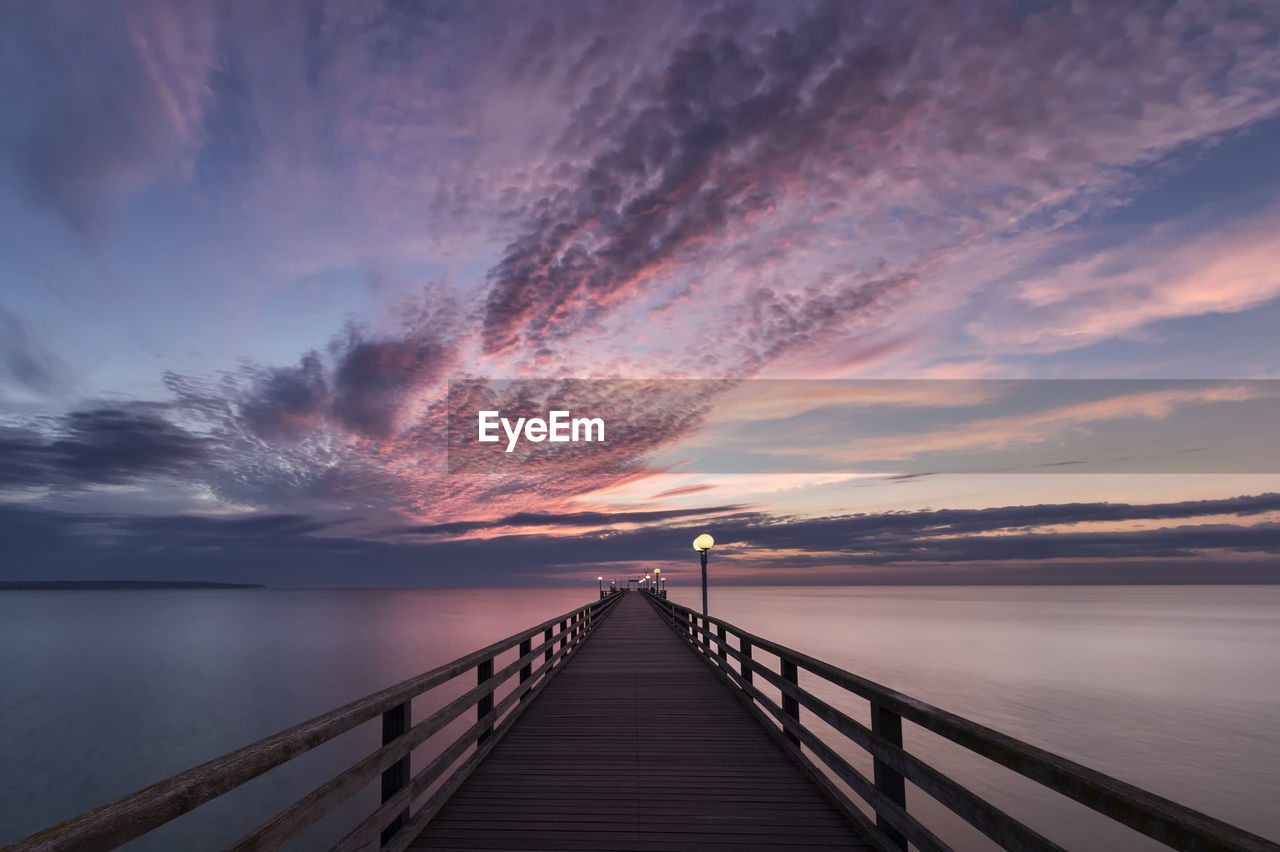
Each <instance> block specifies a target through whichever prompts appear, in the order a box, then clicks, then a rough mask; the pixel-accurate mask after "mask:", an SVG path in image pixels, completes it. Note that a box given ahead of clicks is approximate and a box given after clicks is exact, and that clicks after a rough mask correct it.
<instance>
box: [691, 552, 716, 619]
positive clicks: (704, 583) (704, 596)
mask: <svg viewBox="0 0 1280 852" xmlns="http://www.w3.org/2000/svg"><path fill="white" fill-rule="evenodd" d="M715 546H716V540H715V539H714V538H712V537H711V536H709V535H707V534H706V533H703V534H702V535H700V536H698V537H697V538H695V539H694V540H693V549H694V550H696V551H698V555H699V556H701V557H702V614H703V615H706V614H707V551H708V550H710V549H711V548H713V547H715Z"/></svg>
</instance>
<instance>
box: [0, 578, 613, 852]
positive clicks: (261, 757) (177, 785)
mask: <svg viewBox="0 0 1280 852" xmlns="http://www.w3.org/2000/svg"><path fill="white" fill-rule="evenodd" d="M621 597H622V596H621V595H620V594H613V595H607V596H605V597H603V598H602V599H600V600H598V601H595V602H592V603H591V604H588V605H587V606H584V607H580V608H578V609H575V610H573V611H572V612H567V613H565V614H564V615H561V616H558V617H556V618H553V619H550V620H548V621H544V622H543V623H542V624H539V625H537V626H535V627H531V628H529V629H528V630H524V631H522V632H520V633H517V634H515V635H513V636H508V637H507V638H506V639H503V640H501V641H500V642H495V643H493V644H492V645H489V646H488V647H486V648H481V649H480V650H479V651H476V652H474V653H471V654H467V655H466V656H465V657H460V658H458V659H456V660H454V661H453V662H451V663H446V664H445V665H443V666H439V667H438V668H434V669H432V670H431V671H429V672H425V673H423V674H420V675H418V676H417V677H413V678H410V679H409V680H406V681H404V682H402V683H399V684H396V685H395V686H392V687H389V688H387V689H384V690H382V691H380V692H375V693H374V694H372V695H369V696H366V697H364V698H361V699H359V700H358V701H353V702H352V703H350V704H347V705H345V706H343V707H339V708H338V709H336V710H332V711H330V712H328V713H325V714H323V715H320V716H317V717H315V718H314V719H311V720H309V721H306V722H303V723H302V724H300V725H295V726H294V727H292V728H288V729H286V730H283V731H281V732H279V733H277V734H274V735H272V736H269V737H266V738H265V739H262V740H259V741H258V742H256V743H253V744H251V745H247V746H245V747H244V748H242V749H239V750H238V751H234V752H231V753H230V754H227V755H224V756H222V757H219V758H216V759H214V760H211V761H209V762H208V763H204V764H201V765H200V766H197V767H195V768H194V769H189V770H187V771H186V772H182V773H179V774H178V775H174V776H173V777H171V778H167V779H165V780H164V781H159V782H157V783H155V784H152V785H151V786H150V787H146V788H143V789H142V790H139V791H137V792H136V793H133V794H131V795H128V796H125V797H123V798H121V799H117V800H116V801H114V802H111V803H110V804H106V805H103V806H102V807H99V808H96V809H94V810H92V811H89V812H88V813H84V814H81V815H80V816H78V817H74V818H72V819H70V820H67V821H66V822H64V823H61V824H59V825H56V826H53V827H52V828H48V829H45V830H44V831H41V832H40V833H38V834H34V835H32V836H31V837H28V838H26V839H25V840H20V841H18V842H17V843H16V844H14V845H13V846H11V847H7V850H6V852H9V851H10V850H12V852H19V850H20V852H34V850H77V852H81V851H82V850H99V849H114V848H116V847H117V846H120V845H122V844H125V843H128V842H129V841H131V840H134V839H135V838H138V837H141V836H142V835H144V834H146V833H147V832H149V831H152V830H154V829H156V828H159V827H160V826H161V825H164V824H165V823H167V822H170V821H171V820H174V819H176V818H177V817H180V816H182V815H183V814H185V813H187V812H189V811H192V810H194V809H196V808H197V807H199V806H200V805H203V804H205V803H206V802H209V801H211V800H213V799H215V798H217V797H218V796H221V795H223V794H224V793H227V792H230V791H231V790H234V789H235V788H237V787H239V786H241V785H242V784H244V783H246V782H247V781H250V780H252V779H254V778H257V777H258V776H260V775H262V774H263V773H265V772H267V771H269V770H271V769H274V768H276V767H278V766H280V765H282V764H284V763H287V762H288V761H290V760H292V759H294V758H296V757H298V756H299V755H302V754H305V753H306V752H308V751H310V750H311V749H313V748H315V747H316V746H319V745H321V744H322V743H325V742H328V741H329V740H332V739H333V738H335V737H337V736H339V735H341V734H344V733H347V732H348V731H351V730H353V729H354V728H356V727H358V726H359V725H362V724H364V723H366V722H369V721H371V720H373V719H375V718H377V717H378V716H381V717H382V747H381V748H379V749H377V750H375V751H374V752H373V753H372V754H370V755H368V756H367V757H365V758H363V759H362V760H360V761H358V762H357V763H355V764H354V765H352V766H351V767H349V768H348V769H346V770H345V771H343V772H341V773H339V774H338V775H337V776H335V777H334V778H332V779H331V780H329V781H328V782H326V783H324V784H322V785H320V786H319V787H317V788H315V789H314V790H312V791H311V792H310V793H308V794H307V795H305V796H303V797H302V798H301V799H299V800H298V801H297V802H295V803H293V804H292V805H290V806H289V807H287V808H285V809H284V810H283V811H281V812H280V813H279V814H277V815H276V816H275V817H273V818H272V819H270V820H268V821H267V822H265V823H263V824H262V825H260V826H258V827H257V828H255V829H254V830H253V831H251V832H249V833H248V834H246V835H245V836H244V837H242V838H240V839H239V840H238V841H236V842H235V843H233V844H232V845H231V846H230V847H229V848H230V849H233V850H237V852H248V850H260V849H261V850H265V849H277V848H279V847H280V846H281V845H283V844H284V843H285V842H287V841H288V840H290V839H292V838H294V837H296V836H297V835H298V834H300V833H301V832H302V831H304V830H305V829H306V828H308V827H309V826H311V825H312V824H314V823H315V822H316V821H318V820H319V819H321V818H322V817H324V816H325V815H326V814H328V813H330V812H331V811H333V810H334V808H336V807H337V806H338V805H340V804H342V803H343V802H344V801H346V800H347V799H349V798H350V797H351V796H353V795H354V794H355V793H357V792H358V791H360V790H362V789H363V788H365V787H366V786H368V785H369V784H371V783H373V782H374V781H376V780H378V779H379V777H381V782H382V805H381V806H380V807H379V808H378V809H377V810H375V811H374V812H373V813H372V814H370V815H369V816H368V817H367V818H366V819H365V820H364V821H362V822H361V823H360V824H359V825H358V826H356V828H355V829H353V830H352V831H351V832H350V833H349V834H348V835H347V836H346V837H345V838H343V839H342V840H341V841H339V842H338V844H337V845H336V846H335V847H334V848H335V849H342V850H348V849H360V848H362V847H364V846H367V845H370V844H372V845H374V846H375V847H376V846H377V845H378V844H379V843H381V846H382V848H383V849H392V850H402V849H405V848H407V847H408V845H409V843H410V842H412V840H413V838H414V837H416V836H417V835H418V833H420V832H421V830H422V828H423V826H425V825H426V824H427V822H428V821H430V819H431V818H432V817H433V816H434V815H435V813H436V811H438V810H439V809H440V807H441V806H442V805H443V804H444V802H445V801H446V800H447V799H448V798H449V796H450V795H451V794H452V793H453V791H454V790H456V789H457V788H458V786H460V785H461V784H462V782H463V780H465V779H466V777H467V776H468V775H469V774H470V773H471V771H472V770H473V769H474V768H475V767H476V765H478V764H479V763H480V761H481V760H483V759H484V757H485V755H487V754H488V753H489V752H490V751H491V750H492V749H493V747H494V745H495V744H496V743H497V742H498V740H500V739H501V738H502V735H503V734H505V733H506V731H507V730H508V729H509V728H510V727H511V725H512V723H514V722H515V720H516V718H517V717H518V716H519V715H520V713H521V712H522V711H523V710H524V708H525V707H526V706H528V701H529V700H531V699H532V698H533V697H534V696H536V695H537V694H538V693H539V692H540V691H541V690H542V689H543V687H545V686H546V684H547V682H548V680H549V679H550V678H551V676H552V675H554V674H555V673H556V672H557V671H558V670H559V669H560V667H561V664H562V663H563V661H564V660H565V659H567V658H568V657H569V656H570V655H572V654H573V653H574V652H575V651H576V650H577V649H578V647H580V645H581V642H582V640H583V639H585V638H586V637H587V635H588V634H590V633H591V631H592V630H594V629H595V627H596V625H597V624H599V622H600V620H601V619H602V618H603V617H604V616H605V615H607V614H608V613H609V612H610V611H611V610H612V609H613V607H614V606H615V605H616V604H617V602H618V600H619V599H620V598H621ZM535 642H536V643H537V644H534V643H535ZM513 648H514V649H517V652H518V654H519V656H518V657H517V658H516V659H515V660H514V661H513V662H511V663H509V664H507V665H504V666H503V667H502V668H501V669H499V670H497V671H494V659H495V658H496V657H497V656H498V655H500V654H502V653H503V652H506V651H510V650H512V649H513ZM535 666H536V668H535ZM468 672H475V675H474V676H475V680H476V685H475V686H474V687H472V688H471V689H469V690H467V691H466V692H464V693H463V694H462V695H460V696H458V697H457V698H455V699H453V700H452V701H450V702H449V703H447V704H446V705H445V706H443V707H441V708H440V709H439V710H436V711H435V712H433V713H431V714H430V715H429V716H427V717H426V718H425V719H422V720H421V721H419V722H417V723H416V724H414V723H412V719H411V718H410V702H411V701H412V700H413V699H414V698H416V697H418V696H420V695H424V694H426V693H427V692H429V691H430V690H433V689H437V688H439V687H441V686H442V685H444V684H447V683H449V682H451V681H453V680H454V679H455V678H458V677H461V676H463V675H465V674H467V673H468ZM513 677H518V678H519V680H518V681H517V682H516V684H515V688H513V689H512V690H511V692H510V693H509V694H507V695H506V697H504V698H503V699H501V700H500V701H498V702H496V703H495V702H494V693H495V692H497V691H498V690H499V689H500V688H501V687H503V685H504V684H505V683H506V682H507V681H509V680H510V679H511V678H513ZM473 709H474V713H475V722H474V723H473V724H472V725H471V726H470V727H469V728H467V730H466V731H465V732H463V733H462V734H461V735H460V736H458V737H457V738H456V739H455V740H453V742H452V743H450V744H448V745H447V746H445V747H444V748H443V749H442V750H441V751H440V752H439V754H437V755H436V756H435V757H434V758H432V759H431V761H430V762H429V763H428V764H427V765H426V766H424V767H423V768H422V769H420V770H419V771H418V772H417V773H411V771H410V765H409V759H410V757H409V756H410V753H411V752H412V751H413V750H414V749H416V748H418V747H419V746H421V745H423V744H425V743H426V742H427V741H428V740H430V739H431V737H432V736H434V735H435V734H438V733H440V732H441V731H443V730H444V729H445V728H446V727H447V726H448V725H449V724H450V723H451V722H453V721H455V720H457V719H459V718H461V717H463V716H464V715H465V714H467V713H468V712H471V711H472V710H473ZM504 714H505V716H504ZM468 751H470V752H471V753H470V755H469V756H468V755H467V752H468ZM464 756H466V760H465V761H463V762H462V763H461V764H460V765H458V767H457V768H456V769H455V770H454V771H453V773H452V774H450V775H448V776H447V777H445V772H446V771H447V770H448V769H449V768H450V767H451V766H452V765H453V764H455V763H457V761H458V760H459V759H461V758H463V757H464ZM442 778H444V781H443V783H440V784H439V786H437V787H436V789H435V790H434V791H432V792H431V794H430V796H428V797H427V798H426V800H425V801H423V802H422V804H421V805H419V806H418V807H417V808H416V809H414V807H413V805H414V803H415V802H416V801H417V800H418V799H419V798H421V797H422V796H423V794H425V793H427V792H428V791H430V790H431V788H432V785H433V784H436V782H438V781H440V780H441V779H442Z"/></svg>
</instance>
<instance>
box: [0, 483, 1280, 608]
mask: <svg viewBox="0 0 1280 852" xmlns="http://www.w3.org/2000/svg"><path fill="white" fill-rule="evenodd" d="M722 508H726V509H727V508H730V507H722ZM1275 511H1280V495H1277V494H1261V495H1254V496H1242V497H1237V498H1231V499H1226V500H1205V501H1188V502H1184V503H1167V504H1152V505H1147V506H1142V505H1126V504H1105V503H1104V504H1065V505H1060V506H1054V505H1046V506H1026V507H1020V506H1009V507H1001V508H993V509H984V510H941V511H937V512H913V513H890V514H886V515H863V516H856V515H855V516H839V517H831V518H819V519H785V518H771V517H769V516H767V515H765V514H762V513H757V512H745V513H744V512H739V513H736V514H730V515H727V516H722V517H718V518H716V519H715V520H714V522H710V521H709V519H708V518H707V517H697V518H696V519H695V518H694V517H692V516H679V515H672V516H668V517H666V518H655V519H652V520H651V522H647V523H644V525H642V526H639V527H637V528H634V529H617V528H616V527H615V526H613V525H612V524H606V526H605V527H604V528H601V529H599V530H596V531H594V532H582V533H580V534H578V535H574V536H555V535H546V534H533V533H521V534H508V535H499V536H494V537H483V538H481V537H472V538H465V539H454V540H437V541H425V542H424V541H414V540H411V539H406V538H405V537H403V536H401V537H398V538H396V539H378V538H370V537H367V536H361V535H358V534H354V533H353V532H352V531H351V530H350V528H348V529H347V531H344V530H343V529H341V528H340V524H339V522H336V521H334V520H332V519H325V518H321V517H313V516H306V515H296V514H270V515H262V516H246V517H225V518H222V517H198V516H191V515H168V516H156V517H145V518H142V517H130V516H121V515H109V514H90V513H70V512H55V511H49V510H42V509H34V508H27V507H21V506H15V505H12V504H0V538H2V539H3V540H4V541H5V542H6V547H7V551H8V552H9V553H11V554H14V555H16V556H18V557H20V558H18V559H14V560H11V561H9V562H8V563H6V569H7V570H8V573H7V574H6V579H104V578H115V579H203V580H214V581H229V582H235V581H253V582H265V583H267V584H269V585H283V586H325V585H343V586H349V585H352V584H358V585H368V586H400V585H408V586H413V585H461V586H490V585H493V586H501V585H523V584H529V583H533V584H539V583H545V582H548V581H550V580H555V579H557V578H562V577H573V576H578V575H581V576H582V577H584V578H585V577H587V576H588V575H590V576H591V577H595V576H596V575H597V574H599V573H601V572H604V573H608V574H630V573H632V572H633V571H634V570H637V569H638V568H644V567H652V566H653V565H655V564H656V565H660V566H662V567H663V568H664V573H665V572H666V570H668V569H672V570H678V569H679V568H680V567H681V566H689V567H690V568H692V566H693V564H694V563H693V562H692V560H691V559H690V553H691V551H690V550H689V544H688V542H689V540H690V533H691V532H692V531H693V530H694V529H697V530H698V531H705V529H707V528H708V527H710V529H712V531H713V532H714V534H715V536H716V538H717V541H719V542H721V546H719V547H717V550H716V553H715V557H714V558H715V559H716V562H717V565H718V568H717V576H718V577H720V578H721V580H720V581H722V582H733V581H748V582H749V581H751V580H752V578H753V577H754V578H756V579H759V577H760V571H761V570H763V569H768V580H769V582H772V583H784V584H785V583H788V582H799V583H804V582H815V581H816V582H827V583H832V582H835V583H843V582H894V581H896V582H898V583H907V584H910V583H939V582H943V583H965V582H1112V583H1115V582H1280V564H1278V563H1277V562H1276V560H1275V557H1276V556H1277V555H1280V524H1276V523H1270V522H1261V523H1255V524H1253V525H1249V526H1245V525H1241V524H1226V523H1217V524H1200V525H1184V526H1175V527H1168V528H1159V529H1147V530H1135V531H1125V532H1115V531H1111V532H1053V533H1049V532H1034V531H1028V530H1025V529H1024V528H1023V527H1021V526H1019V525H1021V524H1041V523H1047V524H1055V525H1061V524H1063V523H1071V522H1076V521H1085V520H1097V519H1108V520H1115V519H1124V518H1136V517H1143V518H1156V519H1159V518H1164V519H1172V518H1189V517H1202V516H1209V515H1224V514H1236V515H1238V516H1240V517H1249V516H1255V517H1256V516H1260V515H1263V514H1264V513H1269V512H1275ZM589 514H590V513H586V514H584V516H583V518H584V519H586V518H587V517H588V516H589ZM344 520H345V522H348V523H349V522H350V519H349V518H348V519H344ZM525 521H527V522H528V523H527V524H524V525H526V526H529V527H532V528H535V529H536V528H537V527H539V526H542V525H543V522H544V521H546V522H547V524H549V525H554V524H555V523H558V522H559V519H556V518H555V517H554V516H550V515H548V516H538V515H533V516H530V517H529V518H526V519H525ZM664 521H669V522H670V523H668V522H664ZM688 521H696V523H687V522H688ZM991 529H1009V530H1010V532H1009V533H1008V534H1005V535H999V536H994V535H975V534H973V533H975V532H978V531H982V530H991ZM442 532H443V530H442ZM921 532H923V533H924V535H918V533H921ZM174 566H181V569H180V572H181V573H180V574H178V575H175V573H174V570H175V569H174Z"/></svg>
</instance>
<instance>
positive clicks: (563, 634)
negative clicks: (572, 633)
mask: <svg viewBox="0 0 1280 852" xmlns="http://www.w3.org/2000/svg"><path fill="white" fill-rule="evenodd" d="M568 641H569V620H568V619H565V620H564V621H561V622H560V650H561V651H563V650H564V643H565V642H568Z"/></svg>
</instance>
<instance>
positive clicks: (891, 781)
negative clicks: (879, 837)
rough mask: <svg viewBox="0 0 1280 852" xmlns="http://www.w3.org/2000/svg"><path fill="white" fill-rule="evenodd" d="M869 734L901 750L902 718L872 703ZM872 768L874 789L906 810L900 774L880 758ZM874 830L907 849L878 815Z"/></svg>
mask: <svg viewBox="0 0 1280 852" xmlns="http://www.w3.org/2000/svg"><path fill="white" fill-rule="evenodd" d="M871 732H872V733H873V734H878V735H880V736H881V737H883V738H885V739H886V740H888V741H889V742H890V743H892V744H893V745H895V746H897V747H898V748H902V717H901V716H899V715H898V714H897V713H894V712H893V711H891V710H887V709H885V708H884V707H881V706H880V705H879V704H877V703H875V702H874V701H873V702H871ZM873 767H874V770H875V783H876V789H877V790H879V791H880V792H881V793H884V794H885V795H886V796H888V797H889V798H890V799H891V800H892V801H894V802H897V803H898V804H899V805H901V806H902V808H903V810H906V807H907V784H906V781H904V780H903V778H902V774H901V773H899V772H898V771H897V770H895V769H893V768H892V767H890V766H889V765H888V764H885V763H882V762H881V761H880V758H876V759H875V762H874V764H873ZM876 828H878V829H880V830H881V831H883V832H884V833H885V835H886V836H888V838H889V839H890V840H891V841H893V843H894V845H895V846H897V847H898V848H899V849H906V848H907V838H905V837H903V836H902V833H901V832H899V831H898V830H897V829H896V828H894V827H893V826H891V825H889V823H888V822H887V821H886V820H885V818H884V817H882V816H880V815H879V814H877V815H876Z"/></svg>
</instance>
